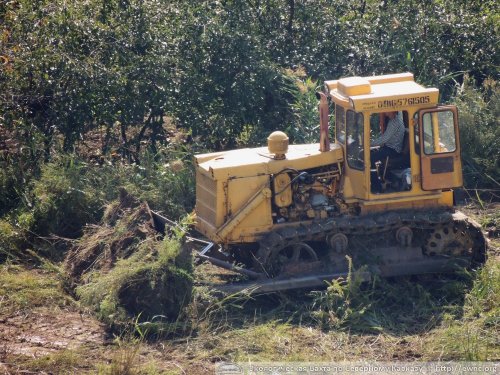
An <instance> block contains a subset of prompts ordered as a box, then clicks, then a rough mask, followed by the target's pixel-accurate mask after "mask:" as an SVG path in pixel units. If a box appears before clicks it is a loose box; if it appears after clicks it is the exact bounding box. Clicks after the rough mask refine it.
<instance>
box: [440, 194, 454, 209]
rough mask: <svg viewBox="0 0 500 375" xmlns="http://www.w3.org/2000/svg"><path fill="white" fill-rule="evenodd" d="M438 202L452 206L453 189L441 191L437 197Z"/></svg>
mask: <svg viewBox="0 0 500 375" xmlns="http://www.w3.org/2000/svg"><path fill="white" fill-rule="evenodd" d="M439 204H441V205H443V206H449V207H453V191H452V190H448V191H443V193H442V194H441V198H440V199H439Z"/></svg>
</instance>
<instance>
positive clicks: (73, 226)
mask: <svg viewBox="0 0 500 375" xmlns="http://www.w3.org/2000/svg"><path fill="white" fill-rule="evenodd" d="M92 172H93V171H92V170H91V169H89V166H88V165H87V164H86V163H84V162H81V161H79V160H77V159H75V158H73V157H61V158H59V159H58V160H56V161H53V162H51V163H47V164H45V165H44V166H43V167H42V173H41V177H40V178H39V179H38V180H37V181H35V183H34V189H33V196H34V207H33V209H32V212H33V216H34V224H33V228H31V229H32V231H33V232H35V233H36V234H38V235H42V236H44V235H48V234H50V233H54V234H56V235H59V236H64V237H71V238H76V237H78V236H80V235H81V234H82V228H83V226H84V225H85V224H87V223H93V222H96V221H97V220H98V219H99V217H100V215H101V214H102V209H103V205H104V200H103V196H102V194H101V193H100V191H99V190H98V187H97V186H94V185H93V184H92V180H91V178H90V176H91V175H92Z"/></svg>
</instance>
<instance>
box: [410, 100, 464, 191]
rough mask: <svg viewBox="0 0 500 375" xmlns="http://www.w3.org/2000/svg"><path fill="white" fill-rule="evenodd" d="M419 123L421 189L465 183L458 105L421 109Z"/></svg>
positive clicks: (452, 186)
mask: <svg viewBox="0 0 500 375" xmlns="http://www.w3.org/2000/svg"><path fill="white" fill-rule="evenodd" d="M450 115H451V116H452V117H450ZM450 122H452V123H450ZM418 125H419V126H418V127H419V138H420V141H419V143H420V145H419V148H420V170H421V187H422V190H426V191H429V190H439V189H441V190H442V189H452V188H457V187H460V186H462V185H463V176H462V159H461V155H460V135H459V130H458V110H457V107H456V106H453V105H443V106H438V107H435V108H430V109H421V110H420V111H419V112H418ZM451 130H452V131H451ZM452 147H453V149H452Z"/></svg>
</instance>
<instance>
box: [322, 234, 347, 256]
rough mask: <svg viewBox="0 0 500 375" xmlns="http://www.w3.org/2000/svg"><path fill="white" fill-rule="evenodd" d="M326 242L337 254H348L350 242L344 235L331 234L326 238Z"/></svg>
mask: <svg viewBox="0 0 500 375" xmlns="http://www.w3.org/2000/svg"><path fill="white" fill-rule="evenodd" d="M326 242H327V243H328V245H330V247H331V248H332V249H333V251H335V252H336V253H339V254H345V253H346V252H347V246H348V245H349V240H348V238H347V236H346V235H345V234H344V233H335V234H331V235H329V236H328V237H327V238H326Z"/></svg>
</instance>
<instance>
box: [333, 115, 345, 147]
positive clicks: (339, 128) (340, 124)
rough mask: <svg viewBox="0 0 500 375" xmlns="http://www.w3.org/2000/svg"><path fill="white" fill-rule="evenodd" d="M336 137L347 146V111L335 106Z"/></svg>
mask: <svg viewBox="0 0 500 375" xmlns="http://www.w3.org/2000/svg"><path fill="white" fill-rule="evenodd" d="M335 137H336V138H337V141H338V142H339V143H342V144H343V145H345V110H344V107H341V106H340V105H336V106H335Z"/></svg>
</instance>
